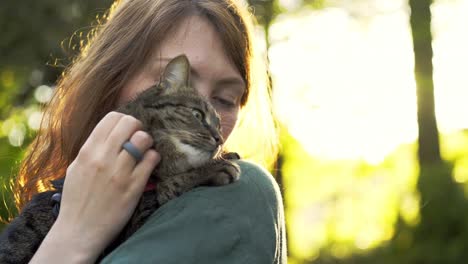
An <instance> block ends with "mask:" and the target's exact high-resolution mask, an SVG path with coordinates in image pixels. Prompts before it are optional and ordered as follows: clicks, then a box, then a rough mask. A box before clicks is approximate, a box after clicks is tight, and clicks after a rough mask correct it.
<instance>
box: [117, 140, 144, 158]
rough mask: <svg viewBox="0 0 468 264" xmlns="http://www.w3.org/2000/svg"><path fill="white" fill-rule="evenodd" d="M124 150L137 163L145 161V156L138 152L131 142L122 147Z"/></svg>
mask: <svg viewBox="0 0 468 264" xmlns="http://www.w3.org/2000/svg"><path fill="white" fill-rule="evenodd" d="M122 148H123V149H125V150H126V151H127V152H128V154H130V156H132V157H133V158H134V159H135V160H136V162H137V163H138V162H140V161H141V160H142V159H143V154H141V152H140V150H138V149H137V148H136V147H135V146H134V145H133V144H132V143H131V142H130V141H127V142H125V143H124V144H123V145H122Z"/></svg>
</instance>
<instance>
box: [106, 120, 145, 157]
mask: <svg viewBox="0 0 468 264" xmlns="http://www.w3.org/2000/svg"><path fill="white" fill-rule="evenodd" d="M142 128H143V124H142V123H141V121H140V120H138V119H136V118H134V117H133V116H130V115H124V116H123V117H122V118H121V119H120V120H119V122H118V123H117V125H116V126H115V127H114V129H112V131H111V132H110V135H109V137H108V138H107V140H106V145H107V147H108V151H109V152H110V153H116V154H118V153H120V151H121V150H122V145H123V143H124V142H125V141H127V140H130V138H131V136H132V135H133V134H134V133H135V132H136V131H138V130H141V129H142Z"/></svg>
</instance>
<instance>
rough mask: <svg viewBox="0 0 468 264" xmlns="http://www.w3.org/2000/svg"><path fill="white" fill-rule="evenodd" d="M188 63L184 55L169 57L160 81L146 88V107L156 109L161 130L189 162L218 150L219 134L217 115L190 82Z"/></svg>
mask: <svg viewBox="0 0 468 264" xmlns="http://www.w3.org/2000/svg"><path fill="white" fill-rule="evenodd" d="M189 78H190V64H189V61H188V59H187V57H186V56H184V55H181V56H178V57H176V58H174V59H173V60H171V61H170V62H169V63H168V65H167V66H166V68H165V70H164V73H163V75H162V77H161V81H160V83H159V84H158V85H157V86H155V87H153V88H150V89H148V90H149V91H148V92H149V93H151V92H153V93H155V94H154V96H149V97H148V96H145V97H146V98H148V99H149V100H146V101H144V103H143V104H144V106H145V108H146V109H147V111H149V112H151V111H158V116H159V117H160V120H161V121H162V123H163V127H164V130H166V131H168V134H169V135H170V137H171V139H172V141H173V143H174V145H175V146H176V148H177V150H178V151H180V152H183V153H184V154H186V156H187V157H188V159H189V162H190V163H192V164H193V165H197V163H203V162H205V161H206V160H208V159H210V158H213V157H214V156H215V155H217V154H219V152H220V148H221V145H222V144H223V142H224V141H223V138H222V135H221V131H220V130H221V126H220V119H219V116H218V114H217V113H216V111H215V109H214V108H213V106H212V105H211V104H210V103H209V102H208V101H207V100H206V99H205V98H203V97H202V96H201V95H200V94H199V93H198V91H197V90H196V89H195V88H193V87H192V86H191V85H190V82H189Z"/></svg>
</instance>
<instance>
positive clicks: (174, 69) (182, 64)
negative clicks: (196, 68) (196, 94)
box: [162, 55, 190, 91]
mask: <svg viewBox="0 0 468 264" xmlns="http://www.w3.org/2000/svg"><path fill="white" fill-rule="evenodd" d="M189 77H190V64H189V61H188V59H187V57H186V56H185V55H179V56H177V57H175V58H174V59H172V60H171V61H170V62H169V63H168V64H167V66H166V69H165V70H164V74H163V77H162V80H163V81H164V82H165V86H166V87H164V88H165V89H167V90H168V91H170V90H179V89H184V88H186V87H188V84H189Z"/></svg>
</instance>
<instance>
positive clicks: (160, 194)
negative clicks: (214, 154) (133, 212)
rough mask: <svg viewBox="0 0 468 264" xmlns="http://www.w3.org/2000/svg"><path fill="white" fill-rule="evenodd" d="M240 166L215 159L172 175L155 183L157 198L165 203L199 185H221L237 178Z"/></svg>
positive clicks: (160, 202) (161, 202)
mask: <svg viewBox="0 0 468 264" xmlns="http://www.w3.org/2000/svg"><path fill="white" fill-rule="evenodd" d="M239 176H240V168H239V165H237V164H236V163H234V162H232V161H229V160H223V159H219V160H218V159H216V160H210V161H209V162H208V163H206V164H205V165H203V166H201V167H198V168H195V169H193V170H191V171H189V172H184V173H180V174H176V175H173V176H172V177H170V178H166V179H164V180H163V181H161V182H158V184H157V185H156V193H157V200H158V202H159V204H160V205H162V204H165V203H166V202H168V201H169V200H172V199H174V198H176V197H178V196H180V195H181V194H183V193H185V192H187V191H189V190H191V189H193V188H195V187H197V186H200V185H209V186H221V185H226V184H229V183H232V182H235V181H237V180H238V179H239Z"/></svg>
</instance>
